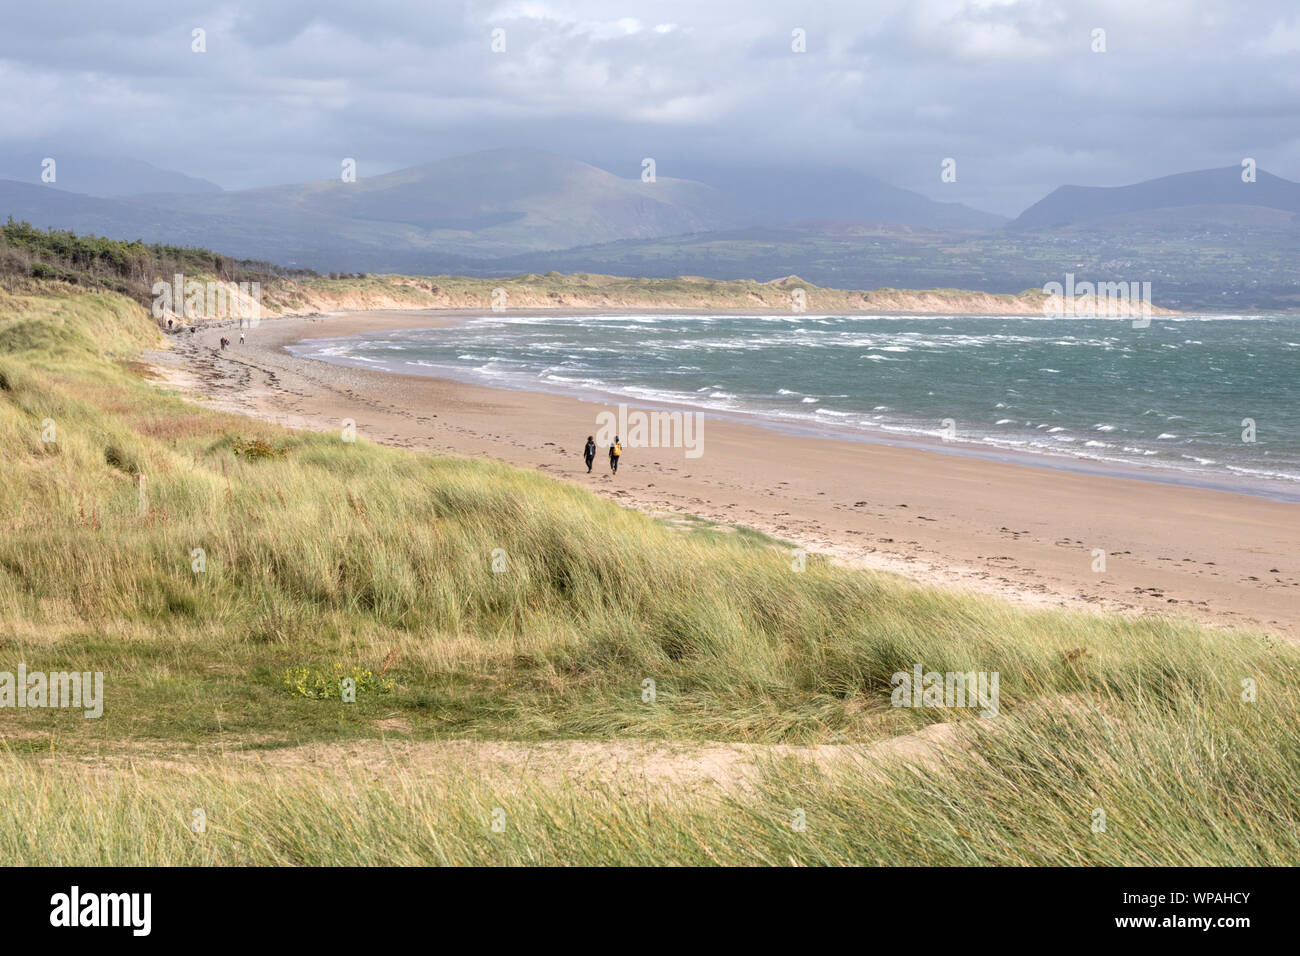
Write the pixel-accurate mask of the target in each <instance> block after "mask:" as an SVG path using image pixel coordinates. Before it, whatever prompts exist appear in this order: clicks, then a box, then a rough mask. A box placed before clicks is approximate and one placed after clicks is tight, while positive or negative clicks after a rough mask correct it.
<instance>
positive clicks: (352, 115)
mask: <svg viewBox="0 0 1300 956" xmlns="http://www.w3.org/2000/svg"><path fill="white" fill-rule="evenodd" d="M196 30H201V31H203V33H202V34H201V37H202V43H201V44H200V43H199V42H198V41H197V40H196V38H195V37H196V34H195V31H196ZM1099 30H1100V31H1104V33H1102V34H1098V33H1097V32H1096V31H1099ZM494 31H503V32H501V33H496V34H495V41H494ZM796 31H802V37H803V42H802V45H803V50H802V52H800V51H799V50H797V49H796V48H797V47H798V46H800V43H799V38H798V35H796ZM199 46H202V47H203V48H204V49H203V51H202V52H199V51H198V50H197V49H196V48H197V47H199ZM494 46H495V47H497V49H494ZM501 47H504V49H501ZM1099 47H1101V48H1104V49H1098V48H1099ZM0 89H3V90H4V91H5V94H4V96H3V97H2V98H0V154H3V152H4V151H5V150H18V149H19V148H23V149H24V150H25V149H29V148H31V147H38V148H39V149H40V150H42V151H48V152H49V153H50V154H51V155H54V154H55V151H56V150H58V149H65V150H66V149H75V150H77V151H79V152H81V153H83V154H87V153H88V154H94V155H113V156H124V157H132V158H136V159H142V160H146V161H148V162H151V163H153V164H154V165H156V166H161V167H163V168H166V169H175V170H178V171H181V172H185V173H188V174H190V175H193V176H200V177H203V178H206V179H209V180H212V181H213V182H215V183H218V184H219V185H221V186H223V187H225V188H227V189H235V188H245V187H251V186H262V185H271V184H276V183H288V182H305V181H310V180H319V179H334V178H337V177H338V175H339V169H340V164H341V162H342V160H343V159H344V158H353V159H355V160H356V163H357V172H358V175H360V176H365V175H367V174H378V173H383V172H387V171H390V170H393V169H398V168H401V167H405V166H412V165H416V164H419V163H423V162H428V161H430V160H434V159H439V158H443V157H446V156H452V155H457V154H461V153H467V152H473V151H475V150H479V149H488V148H495V147H501V146H527V147H534V148H540V149H546V150H550V151H552V152H556V153H561V154H564V155H567V156H572V157H574V158H576V159H581V160H585V161H587V162H592V163H594V164H595V165H598V166H601V167H602V168H605V169H608V170H610V171H611V172H614V173H616V174H618V175H623V176H627V177H629V178H635V177H637V176H639V175H640V172H641V163H642V160H643V159H644V158H646V157H651V158H654V160H655V163H656V171H657V175H659V176H674V175H690V174H693V173H698V172H699V171H701V170H708V171H709V175H711V176H713V177H714V178H716V177H718V176H725V175H726V171H727V170H728V169H734V168H738V167H744V168H759V169H762V168H768V167H772V168H777V167H780V168H783V169H795V170H798V171H800V172H804V171H806V173H807V174H808V175H817V173H818V171H819V170H825V169H827V168H841V169H850V170H855V171H860V172H863V173H868V174H870V175H873V176H877V177H879V178H881V179H884V180H886V181H887V182H890V183H893V184H895V185H898V186H903V187H906V188H909V189H915V190H918V191H919V192H922V193H924V194H925V195H927V196H930V197H931V198H934V199H940V200H951V201H957V202H965V203H967V204H968V205H971V206H974V207H976V208H980V209H985V210H989V211H993V212H999V213H1002V214H1004V215H1015V214H1017V213H1019V212H1020V211H1021V210H1023V209H1024V208H1025V207H1026V206H1028V205H1029V204H1031V203H1032V202H1034V201H1035V200H1037V199H1039V198H1041V197H1042V196H1043V195H1044V194H1045V193H1047V192H1048V191H1050V190H1051V189H1053V188H1055V187H1056V186H1060V185H1064V184H1080V185H1121V184H1125V183H1130V182H1137V181H1140V180H1143V179H1149V178H1153V177H1156V176H1162V175H1167V174H1170V173H1176V172H1184V171H1187V170H1192V169H1203V168H1209V167H1220V166H1228V165H1238V164H1240V163H1241V161H1242V159H1243V158H1245V157H1251V158H1254V159H1255V160H1256V161H1257V163H1258V165H1259V167H1260V168H1261V169H1266V170H1268V171H1270V172H1272V173H1275V174H1277V175H1280V176H1284V177H1286V178H1288V179H1297V180H1300V4H1298V3H1296V2H1295V0H1251V2H1250V3H1242V2H1241V0H1223V2H1221V0H1140V2H1135V0H1097V2H1056V3H1050V2H1039V0H898V2H894V0H879V2H878V0H823V2H819V3H808V2H769V0H740V2H733V0H652V2H643V0H591V2H587V0H501V2H478V0H466V2H438V0H433V2H429V0H420V2H417V0H406V2H395V0H227V2H220V0H217V2H209V0H132V2H130V3H129V4H119V3H107V2H104V0H77V2H58V0H45V2H40V3H29V2H21V3H20V2H14V0H0ZM947 159H951V160H954V161H955V162H954V163H953V164H952V165H951V166H950V167H949V168H950V169H953V170H954V171H955V181H952V182H944V181H943V178H942V172H943V168H944V160H947ZM701 178H703V177H701ZM950 178H951V177H950Z"/></svg>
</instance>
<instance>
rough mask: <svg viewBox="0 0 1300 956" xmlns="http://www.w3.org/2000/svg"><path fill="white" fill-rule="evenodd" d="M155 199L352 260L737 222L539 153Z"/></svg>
mask: <svg viewBox="0 0 1300 956" xmlns="http://www.w3.org/2000/svg"><path fill="white" fill-rule="evenodd" d="M148 198H149V200H150V202H152V203H154V204H157V205H159V206H162V207H164V208H168V209H173V210H176V211H177V212H179V213H182V214H184V215H186V216H196V217H205V218H211V219H214V220H215V221H216V225H217V228H219V229H220V230H221V231H220V233H219V234H218V235H217V236H216V237H209V238H208V239H207V240H206V241H207V242H209V243H212V244H217V245H221V246H223V247H224V248H241V249H242V248H248V249H249V250H250V253H251V254H255V255H258V256H261V255H266V254H270V253H271V252H272V251H273V250H271V249H266V248H260V247H255V244H256V242H257V239H258V237H259V236H264V235H267V234H268V230H269V232H270V234H274V235H277V236H278V237H279V238H277V239H276V244H277V245H279V246H280V249H281V250H284V248H285V246H286V245H287V246H288V247H289V250H288V251H290V252H292V253H293V254H294V255H295V257H296V258H302V257H303V256H305V255H308V254H310V253H311V251H312V250H314V249H318V248H320V246H321V244H322V243H326V244H328V243H329V242H330V240H331V238H332V240H333V243H334V244H335V245H336V246H337V247H338V248H339V249H340V251H347V250H351V252H352V253H353V254H355V253H357V252H362V253H365V252H367V251H373V250H391V249H394V248H398V249H401V250H403V251H409V252H426V253H435V254H437V253H442V254H448V253H450V254H455V255H462V256H463V255H474V256H480V257H492V256H500V255H510V254H517V253H520V252H528V251H533V250H540V249H563V248H568V247H570V246H575V245H580V244H583V243H589V242H610V241H614V240H617V239H651V238H658V237H661V236H669V235H681V234H685V233H691V232H702V231H706V230H710V229H718V228H722V227H725V226H730V225H735V224H736V223H737V221H738V220H737V218H736V216H737V213H736V210H735V209H734V208H732V207H731V206H730V204H729V203H728V201H727V200H726V198H725V197H723V196H722V195H721V194H720V193H718V192H717V191H716V190H714V189H711V188H710V187H708V186H704V185H702V184H700V183H694V182H687V181H684V180H678V179H665V178H663V177H660V178H659V179H658V181H656V182H653V183H645V182H642V181H641V180H640V179H639V178H637V179H623V178H620V177H618V176H615V175H613V174H612V173H608V172H605V171H604V170H602V169H598V168H596V167H595V166H591V165H589V164H587V163H583V162H579V161H578V160H574V159H569V158H567V157H563V156H557V155H554V154H552V153H545V152H542V151H540V150H532V149H497V150H490V151H487V152H482V153H474V154H471V155H468V156H457V157H454V158H451V159H443V160H438V161H436V162H432V163H425V164H423V165H420V166H413V167H411V168H409V169H402V170H398V171H397V172H392V173H387V174H384V175H381V176H364V175H363V176H361V177H359V178H358V179H357V181H356V182H348V183H345V182H343V181H342V180H341V179H337V180H328V181H322V182H313V183H306V184H303V185H293V186H275V187H270V188H265V189H249V190H241V191H238V192H226V193H221V194H218V195H194V194H184V195H172V196H155V197H148ZM281 258H283V251H282V252H281Z"/></svg>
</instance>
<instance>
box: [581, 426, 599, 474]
mask: <svg viewBox="0 0 1300 956" xmlns="http://www.w3.org/2000/svg"><path fill="white" fill-rule="evenodd" d="M582 459H583V461H585V462H586V463H587V474H589V475H590V474H591V464H592V462H594V461H595V460H596V439H595V437H594V436H592V435H588V436H587V447H586V448H584V449H583V450H582Z"/></svg>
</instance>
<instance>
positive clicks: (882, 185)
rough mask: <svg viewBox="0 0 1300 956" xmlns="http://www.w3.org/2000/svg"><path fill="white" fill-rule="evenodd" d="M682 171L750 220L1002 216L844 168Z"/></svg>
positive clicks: (943, 221)
mask: <svg viewBox="0 0 1300 956" xmlns="http://www.w3.org/2000/svg"><path fill="white" fill-rule="evenodd" d="M682 175H684V176H688V177H689V178H691V179H697V180H699V181H701V182H705V183H708V184H709V185H711V186H713V187H714V188H715V189H717V190H718V191H720V192H721V193H723V194H724V195H726V196H728V197H729V198H731V199H732V200H733V201H734V202H735V203H736V204H738V205H740V206H743V208H744V209H745V210H746V211H747V213H748V215H747V220H748V222H749V223H753V224H763V225H773V224H776V223H785V222H797V221H807V220H821V219H838V220H845V219H851V220H860V221H866V222H876V223H892V224H898V225H903V226H919V227H923V228H929V229H972V230H989V229H996V228H998V227H999V226H1002V225H1004V224H1005V223H1006V222H1007V219H1006V217H1005V216H999V215H996V214H994V213H991V212H983V211H981V210H979V209H972V208H970V207H969V206H964V205H962V204H961V203H955V202H936V201H935V200H933V199H928V198H926V197H925V196H922V195H921V194H920V193H917V192H913V191H912V190H910V189H900V188H899V187H897V186H891V185H890V184H889V183H887V182H883V181H882V180H879V179H876V178H874V177H872V176H866V175H864V174H862V173H858V172H855V171H853V170H847V169H829V170H827V169H819V170H817V171H816V172H815V173H809V171H808V170H804V169H796V168H793V167H749V168H736V167H734V166H727V167H715V166H703V165H687V166H684V167H683V168H682Z"/></svg>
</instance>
